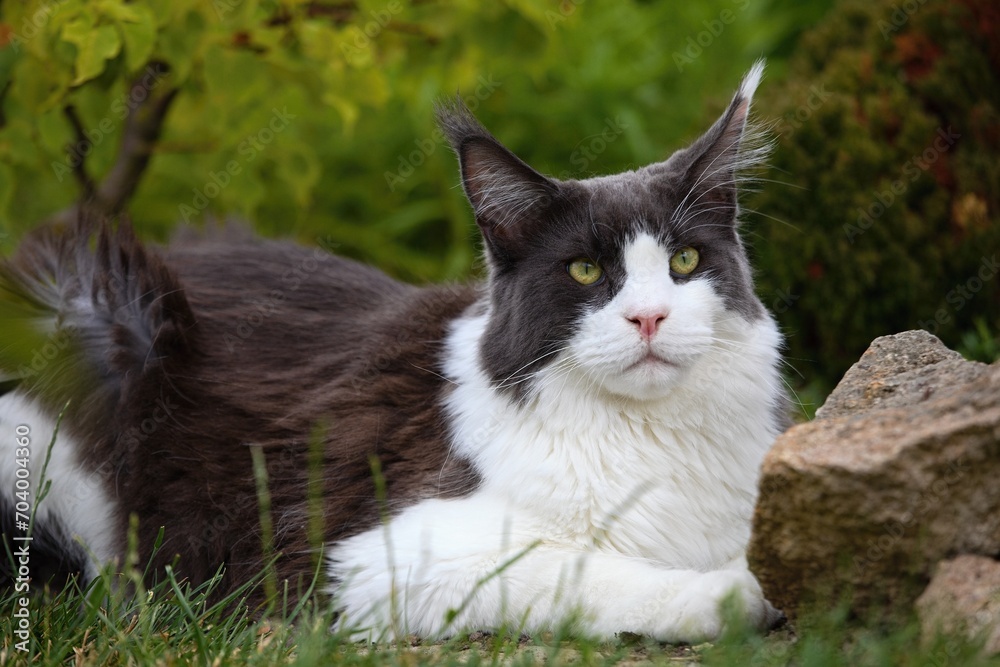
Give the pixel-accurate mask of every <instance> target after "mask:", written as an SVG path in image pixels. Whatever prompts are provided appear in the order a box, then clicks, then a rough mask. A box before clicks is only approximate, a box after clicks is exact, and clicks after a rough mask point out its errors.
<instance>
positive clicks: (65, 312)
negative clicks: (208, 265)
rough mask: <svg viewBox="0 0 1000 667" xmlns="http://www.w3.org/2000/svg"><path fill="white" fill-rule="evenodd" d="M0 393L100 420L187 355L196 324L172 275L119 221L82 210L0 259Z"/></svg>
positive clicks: (95, 422)
mask: <svg viewBox="0 0 1000 667" xmlns="http://www.w3.org/2000/svg"><path fill="white" fill-rule="evenodd" d="M0 318H2V319H3V320H4V321H5V326H4V328H3V329H4V333H2V334H0V393H2V392H4V391H13V390H22V391H25V392H26V393H29V394H32V395H34V396H35V397H36V398H38V399H40V400H42V401H43V403H45V404H47V405H48V407H49V408H50V409H56V410H59V409H61V408H62V406H63V405H64V404H65V403H67V402H70V403H74V404H75V407H74V409H73V410H72V412H73V413H77V412H79V411H80V410H85V411H86V412H87V417H88V418H86V419H82V420H80V421H81V422H83V423H89V424H93V425H94V426H97V425H98V424H101V423H104V425H105V426H108V425H109V424H108V423H107V422H108V421H110V420H111V419H112V418H113V415H114V413H115V410H116V408H117V407H118V406H119V405H121V403H122V400H123V398H124V397H125V396H126V395H127V394H128V393H129V392H130V391H133V390H137V389H138V388H139V387H141V386H146V387H148V386H149V384H150V382H151V381H152V382H158V381H159V380H160V379H162V378H157V377H155V376H156V375H162V374H164V373H166V372H168V370H169V367H170V366H171V365H172V364H173V363H177V362H178V361H181V360H182V358H183V357H185V356H187V355H190V354H193V353H194V349H195V338H196V336H197V324H196V321H195V317H194V315H193V313H192V311H191V307H190V305H189V303H188V300H187V297H186V296H185V294H184V289H183V287H182V285H181V284H180V282H179V281H178V279H177V277H176V276H175V275H174V274H173V273H172V272H171V271H170V270H169V269H168V268H167V267H166V265H165V264H164V263H163V261H162V260H161V259H160V258H159V257H158V256H157V254H156V253H155V252H153V251H152V250H150V249H147V248H146V247H144V246H143V244H142V243H141V242H140V241H139V240H138V239H137V238H136V236H135V234H134V232H133V231H132V228H131V226H130V225H129V224H128V223H127V222H125V221H122V222H119V223H117V224H114V223H112V222H110V221H107V220H95V219H93V218H91V217H88V216H87V214H81V216H80V219H79V220H78V221H77V222H76V223H75V224H74V225H73V226H72V227H70V228H60V227H58V226H50V227H45V228H42V229H39V230H36V231H34V232H32V233H30V234H29V235H28V236H27V237H26V238H25V239H24V240H23V241H22V243H21V245H20V246H19V248H18V250H17V251H16V252H15V254H14V255H13V256H12V257H10V258H9V259H7V260H4V261H2V262H0Z"/></svg>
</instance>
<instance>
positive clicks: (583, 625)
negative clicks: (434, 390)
mask: <svg viewBox="0 0 1000 667" xmlns="http://www.w3.org/2000/svg"><path fill="white" fill-rule="evenodd" d="M670 250H671V249H667V248H663V247H661V246H660V245H659V244H657V242H656V241H655V240H654V239H653V238H652V237H650V236H648V235H642V236H640V237H639V238H637V239H635V241H634V242H633V243H632V244H631V246H630V247H629V248H628V250H627V251H626V253H625V264H626V269H627V274H628V279H627V281H626V284H625V285H624V286H623V287H622V289H621V290H620V291H619V292H618V294H617V295H616V296H615V298H614V299H613V300H611V301H610V302H609V303H608V304H607V305H605V306H604V307H602V308H601V309H599V310H596V311H594V312H591V313H588V314H587V315H586V316H585V317H584V318H583V320H582V326H581V327H580V330H579V332H578V334H577V335H576V337H575V338H574V339H573V340H572V341H570V343H569V345H568V347H567V349H565V350H563V351H562V352H561V353H560V354H559V356H558V358H557V360H556V362H555V363H553V364H551V365H549V366H547V367H546V368H545V369H544V370H543V371H541V372H540V373H538V374H537V376H536V377H535V378H534V379H533V387H534V390H533V391H532V392H531V394H530V397H529V399H528V400H527V402H526V403H525V404H521V405H519V404H517V403H515V402H514V401H512V400H511V399H509V398H507V397H506V396H505V395H503V394H501V393H500V392H498V391H497V390H496V389H495V388H493V387H492V386H491V385H490V382H489V381H488V379H487V377H486V375H485V374H484V373H483V371H482V368H481V364H480V361H479V341H480V338H481V336H482V335H483V331H484V329H485V326H486V322H487V318H488V314H486V315H479V316H471V317H467V318H464V319H460V320H458V321H457V322H456V324H455V326H454V329H453V331H452V333H451V336H450V338H449V340H448V353H447V360H448V361H447V365H446V373H447V375H448V376H449V378H450V379H452V380H453V381H454V382H455V383H456V386H455V388H454V391H453V392H452V393H451V395H450V397H449V399H448V401H447V410H448V413H449V415H450V417H451V422H452V424H451V425H452V428H453V435H454V437H453V449H454V452H455V453H456V454H458V455H461V456H464V457H467V458H468V459H470V460H471V461H472V462H473V463H474V465H475V467H476V469H477V470H478V471H479V473H480V474H481V476H482V485H481V487H480V488H479V489H478V490H477V491H476V492H475V493H473V494H472V495H470V496H469V497H467V498H462V499H454V500H442V499H434V500H425V501H423V502H420V503H418V504H417V505H414V506H412V507H409V508H408V509H406V510H404V511H402V512H401V513H399V514H398V515H396V516H395V517H394V518H393V519H392V520H391V521H390V522H389V523H388V524H387V525H384V526H381V527H379V528H376V529H373V530H369V531H367V532H365V533H362V534H360V535H357V536H355V537H352V538H350V539H348V540H345V541H343V542H340V543H338V544H336V545H332V546H333V548H332V551H331V555H330V573H331V574H332V575H333V576H334V577H335V578H336V579H337V580H338V581H339V582H340V583H339V585H338V586H337V587H336V588H335V589H334V590H333V591H332V592H334V594H335V595H336V596H337V600H338V604H339V605H340V606H341V607H342V608H343V609H344V615H343V617H342V620H341V622H342V624H344V625H347V626H354V627H359V628H368V629H369V631H370V632H371V634H372V636H375V637H381V636H400V635H401V634H405V633H408V632H415V633H418V634H421V635H436V634H447V633H450V632H454V631H456V630H457V629H459V628H462V627H468V628H480V629H482V628H499V627H507V628H508V629H514V630H518V629H520V630H525V631H532V630H537V629H540V628H553V627H556V626H558V625H559V624H560V623H561V622H563V621H565V620H568V619H574V618H575V619H576V621H577V622H578V624H579V630H581V631H583V632H585V633H588V634H593V635H597V636H601V637H609V636H611V635H613V634H614V633H616V632H619V631H622V630H628V631H633V632H642V633H646V634H649V635H652V636H655V637H657V638H659V639H662V640H666V641H700V640H703V639H707V638H711V637H714V636H716V635H717V634H718V633H719V632H720V631H721V623H722V620H721V618H720V613H719V602H720V600H722V599H723V598H724V597H725V596H727V595H728V594H735V595H736V596H737V598H738V600H739V601H740V604H741V605H742V607H743V610H744V612H745V614H746V615H747V616H748V618H749V619H750V620H751V622H756V623H761V622H763V621H764V620H765V619H766V617H768V616H769V615H770V614H771V613H773V610H772V609H771V608H770V606H769V605H768V604H767V603H766V602H765V601H764V600H763V598H762V596H761V592H760V587H759V586H758V585H757V582H756V581H755V580H754V578H753V576H752V575H751V574H750V573H749V571H748V570H747V568H746V563H745V561H744V549H745V546H746V543H747V540H748V538H749V525H750V517H751V512H752V510H753V505H754V501H755V494H756V482H757V474H758V469H759V464H760V461H761V459H762V457H763V455H764V452H765V451H766V450H767V448H768V447H769V446H770V444H771V442H772V441H773V440H774V438H775V437H776V435H777V433H776V430H775V429H776V427H775V425H774V423H773V417H772V415H773V408H774V407H775V403H776V401H777V397H778V395H779V383H780V378H779V376H778V372H777V368H776V366H777V360H778V359H777V348H778V345H779V342H780V338H779V334H778V332H777V329H776V327H775V325H774V323H773V321H772V320H771V319H770V318H765V319H761V320H758V321H757V322H755V323H753V324H750V323H748V322H746V321H745V320H742V319H741V318H740V317H739V316H738V315H735V314H734V313H732V312H729V311H727V310H726V309H725V308H724V306H723V303H722V301H721V299H720V298H719V297H718V296H717V295H716V294H715V292H714V291H713V289H712V288H711V285H710V284H709V283H708V281H707V280H706V279H695V280H691V281H688V282H686V283H683V284H680V283H675V282H674V281H673V280H672V278H671V277H670V274H669V268H668V267H669V252H670ZM651 310H653V311H658V310H663V311H665V312H667V313H668V316H667V318H666V320H664V321H663V323H662V324H661V325H660V328H659V330H658V331H657V333H656V335H655V336H653V338H652V339H651V341H650V342H649V343H647V342H646V341H644V340H643V339H642V337H641V336H640V335H639V332H638V330H637V328H636V325H635V324H634V323H632V322H630V321H629V320H628V317H629V315H630V314H632V313H634V312H637V311H651ZM651 351H652V352H653V353H655V354H656V355H658V356H660V357H661V358H663V359H666V360H667V361H668V362H669V364H663V363H658V362H656V363H647V364H640V365H639V366H638V367H633V364H635V362H636V361H640V360H642V359H643V358H645V357H646V356H647V355H648V354H649V353H650V352H651ZM450 612H451V613H452V614H455V612H457V615H455V618H454V620H453V622H450V623H449V622H448V621H447V620H446V619H447V618H448V615H449V613H450Z"/></svg>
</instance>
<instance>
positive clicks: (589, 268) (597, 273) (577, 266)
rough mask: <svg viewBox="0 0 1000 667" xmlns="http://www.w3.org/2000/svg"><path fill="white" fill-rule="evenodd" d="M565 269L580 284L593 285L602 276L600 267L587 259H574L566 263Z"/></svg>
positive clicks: (602, 272)
mask: <svg viewBox="0 0 1000 667" xmlns="http://www.w3.org/2000/svg"><path fill="white" fill-rule="evenodd" d="M566 270H567V271H568V272H569V275H571V276H572V277H573V280H575V281H576V282H578V283H580V284H581V285H593V284H594V283H596V282H598V281H599V280H600V279H601V278H603V277H604V271H602V270H601V267H599V266H598V265H597V264H596V263H595V262H592V261H590V260H589V259H574V260H573V261H572V262H570V263H569V264H567V265H566Z"/></svg>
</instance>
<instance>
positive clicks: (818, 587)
mask: <svg viewBox="0 0 1000 667" xmlns="http://www.w3.org/2000/svg"><path fill="white" fill-rule="evenodd" d="M817 414H818V416H817V419H815V420H814V421H812V422H809V423H806V424H800V425H798V426H794V427H792V428H791V429H789V430H788V431H787V432H785V433H784V434H783V435H782V436H780V437H779V438H778V440H777V441H776V442H775V444H774V447H773V448H772V449H771V451H770V452H769V453H768V455H767V456H766V458H765V460H764V464H763V467H762V472H761V485H760V486H761V490H760V498H759V500H758V503H757V507H756V511H755V514H754V520H753V534H752V537H751V541H750V547H749V551H748V554H747V555H748V559H749V561H750V565H751V569H752V570H753V571H754V573H755V574H756V575H757V577H758V579H759V580H760V583H761V586H762V587H763V589H764V593H765V595H766V596H767V598H768V599H769V600H770V601H771V602H772V603H773V604H774V605H775V606H776V607H778V608H780V609H782V610H783V611H784V612H785V613H786V614H787V615H788V616H789V618H790V619H794V618H795V616H796V613H797V611H798V607H799V605H800V603H801V602H803V601H805V600H808V599H810V598H815V599H824V600H830V599H831V596H834V598H833V599H840V596H842V595H844V596H847V598H848V599H849V600H850V602H851V606H852V609H853V611H855V612H856V613H859V614H862V615H863V614H865V613H866V612H867V611H868V610H870V609H871V608H872V607H873V606H878V607H880V608H883V609H884V610H890V611H892V610H905V611H907V612H908V611H909V610H910V609H911V607H912V604H913V602H914V600H915V599H916V598H917V596H918V595H919V594H920V593H921V591H922V590H923V589H924V588H925V586H926V584H927V582H928V581H929V579H930V574H931V571H932V570H933V568H934V566H935V565H936V564H937V563H938V562H939V561H941V560H942V559H944V558H947V557H950V556H953V555H955V554H961V553H971V554H983V555H993V554H1000V486H998V485H997V483H996V480H998V479H1000V364H994V365H993V366H987V365H985V364H980V363H975V362H968V361H963V360H962V359H961V357H960V356H958V355H957V353H955V352H952V351H950V350H948V349H947V348H946V347H944V345H942V344H941V342H940V341H939V340H938V339H937V338H935V337H934V336H931V335H930V334H928V333H926V332H906V333H903V334H898V335H895V336H886V337H883V338H878V339H876V340H875V341H874V342H873V343H872V345H871V347H870V348H869V349H868V351H867V352H865V354H864V356H862V358H861V359H860V360H859V361H858V363H857V364H855V365H854V366H853V367H852V368H851V369H850V370H849V371H848V373H847V374H846V375H845V376H844V379H843V381H842V382H841V383H840V385H838V387H837V389H836V390H835V391H834V392H833V394H831V396H830V398H829V399H828V401H827V402H826V404H825V405H824V406H823V408H822V409H821V411H820V412H819V413H817Z"/></svg>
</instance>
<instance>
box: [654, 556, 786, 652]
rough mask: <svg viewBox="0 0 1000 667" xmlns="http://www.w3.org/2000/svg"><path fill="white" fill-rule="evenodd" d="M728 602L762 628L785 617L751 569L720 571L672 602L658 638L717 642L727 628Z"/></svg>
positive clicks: (704, 576)
mask: <svg viewBox="0 0 1000 667" xmlns="http://www.w3.org/2000/svg"><path fill="white" fill-rule="evenodd" d="M725 603H729V604H734V605H735V611H736V613H737V614H739V615H741V616H742V617H743V618H744V619H746V621H747V623H748V624H749V625H750V626H751V627H754V628H758V629H760V628H765V627H768V626H769V625H770V624H773V623H774V622H776V621H777V620H778V619H779V618H780V616H781V614H780V612H778V611H777V610H776V609H775V608H774V607H772V606H771V604H770V603H769V602H768V601H767V600H765V599H764V595H763V593H762V592H761V589H760V584H758V583H757V580H756V579H755V578H754V576H753V575H752V574H751V573H750V572H749V571H748V570H716V571H714V572H706V573H704V574H702V575H700V576H699V577H698V578H697V579H695V580H693V581H691V582H690V583H689V584H688V585H687V586H685V587H684V588H682V589H681V590H680V591H679V592H678V593H677V595H676V596H675V597H674V598H673V599H672V600H671V601H670V603H669V604H668V605H667V608H666V610H665V614H664V616H663V618H662V619H661V623H662V625H661V628H660V630H661V631H660V632H658V633H657V639H661V640H666V641H669V642H684V643H688V644H697V643H701V642H705V641H712V640H714V639H717V638H718V637H719V636H720V635H721V634H722V631H723V630H724V629H725V614H724V611H725V608H724V604H725Z"/></svg>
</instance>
